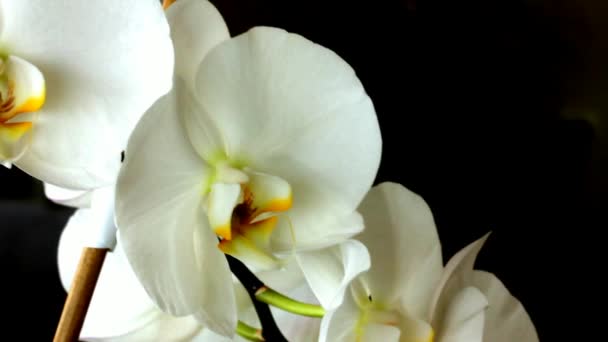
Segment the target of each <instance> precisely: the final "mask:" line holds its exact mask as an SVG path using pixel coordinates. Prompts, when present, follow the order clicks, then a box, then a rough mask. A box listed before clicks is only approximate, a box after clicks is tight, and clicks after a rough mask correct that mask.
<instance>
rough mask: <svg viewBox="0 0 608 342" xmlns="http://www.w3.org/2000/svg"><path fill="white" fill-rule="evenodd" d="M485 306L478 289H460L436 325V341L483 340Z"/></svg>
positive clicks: (486, 303) (483, 298)
mask: <svg viewBox="0 0 608 342" xmlns="http://www.w3.org/2000/svg"><path fill="white" fill-rule="evenodd" d="M487 306H488V301H487V299H486V297H485V296H484V295H483V293H481V291H479V290H478V289H476V288H474V287H465V288H463V289H461V290H460V291H459V292H458V293H456V294H455V296H454V297H452V298H450V301H449V303H448V304H447V305H446V306H445V312H443V313H442V316H443V320H442V321H441V322H440V323H439V324H440V325H439V326H438V327H437V332H438V334H437V342H483V340H484V339H483V331H484V322H485V310H486V308H487ZM490 341H492V342H494V340H490ZM510 341H514V340H512V339H511V340H510Z"/></svg>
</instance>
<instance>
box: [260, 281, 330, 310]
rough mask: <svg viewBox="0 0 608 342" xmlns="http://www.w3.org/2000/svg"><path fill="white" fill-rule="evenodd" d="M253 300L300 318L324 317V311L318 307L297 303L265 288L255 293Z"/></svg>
mask: <svg viewBox="0 0 608 342" xmlns="http://www.w3.org/2000/svg"><path fill="white" fill-rule="evenodd" d="M255 299H257V300H259V301H260V302H262V303H266V304H269V305H272V306H275V307H277V308H279V309H282V310H285V311H288V312H291V313H294V314H297V315H301V316H309V317H323V316H324V315H325V310H324V309H323V308H322V307H321V306H319V305H313V304H308V303H303V302H300V301H297V300H295V299H292V298H289V297H287V296H285V295H282V294H280V293H278V292H276V291H275V290H273V289H271V288H268V287H266V286H263V287H261V288H260V289H259V290H257V291H256V292H255Z"/></svg>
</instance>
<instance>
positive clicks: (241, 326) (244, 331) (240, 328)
mask: <svg viewBox="0 0 608 342" xmlns="http://www.w3.org/2000/svg"><path fill="white" fill-rule="evenodd" d="M236 333H237V334H239V336H241V337H242V338H244V339H246V340H249V341H264V337H262V329H256V328H254V327H252V326H250V325H247V324H246V323H243V322H241V321H239V323H238V325H237V326H236Z"/></svg>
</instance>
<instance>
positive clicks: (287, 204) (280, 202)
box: [262, 196, 293, 212]
mask: <svg viewBox="0 0 608 342" xmlns="http://www.w3.org/2000/svg"><path fill="white" fill-rule="evenodd" d="M292 204H293V200H292V198H291V196H289V197H288V198H279V199H275V200H272V201H271V202H270V203H268V205H267V206H265V207H264V208H263V209H262V211H263V212H269V211H271V212H277V211H287V210H289V208H291V206H292Z"/></svg>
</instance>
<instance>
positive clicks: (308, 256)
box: [296, 240, 370, 310]
mask: <svg viewBox="0 0 608 342" xmlns="http://www.w3.org/2000/svg"><path fill="white" fill-rule="evenodd" d="M296 258H297V260H298V263H299V265H300V267H301V268H302V272H303V273H304V275H305V276H306V280H307V281H308V284H309V286H310V288H311V290H312V291H313V292H314V294H315V295H316V296H317V298H318V299H319V302H320V303H321V305H322V306H323V307H324V308H325V309H326V310H332V309H334V308H336V307H338V306H339V305H340V304H341V303H342V301H343V298H344V292H345V290H346V288H347V286H348V285H349V284H350V282H351V281H352V280H353V279H354V278H355V277H356V276H357V275H359V274H360V273H361V272H364V271H366V270H368V269H369V267H370V258H369V254H368V252H367V249H366V248H365V246H364V245H363V244H362V243H360V242H359V241H356V240H347V241H345V242H343V243H341V244H340V245H338V246H334V247H329V248H325V249H322V250H315V251H310V252H301V253H298V254H297V256H296Z"/></svg>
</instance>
